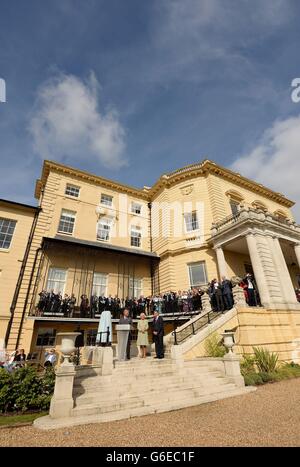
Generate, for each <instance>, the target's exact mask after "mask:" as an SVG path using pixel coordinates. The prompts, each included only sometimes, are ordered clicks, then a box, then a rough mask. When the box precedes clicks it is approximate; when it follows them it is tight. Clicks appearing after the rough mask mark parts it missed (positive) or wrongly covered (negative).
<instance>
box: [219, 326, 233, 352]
mask: <svg viewBox="0 0 300 467" xmlns="http://www.w3.org/2000/svg"><path fill="white" fill-rule="evenodd" d="M222 336H223V340H224V346H225V347H226V349H228V353H231V354H232V353H233V352H232V347H233V346H234V340H233V336H234V332H231V331H228V332H223V334H222Z"/></svg>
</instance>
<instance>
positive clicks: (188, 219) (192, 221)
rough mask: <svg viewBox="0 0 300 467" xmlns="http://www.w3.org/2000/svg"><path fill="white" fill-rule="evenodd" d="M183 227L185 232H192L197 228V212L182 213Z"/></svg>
mask: <svg viewBox="0 0 300 467" xmlns="http://www.w3.org/2000/svg"><path fill="white" fill-rule="evenodd" d="M184 220H185V228H186V231H187V232H193V231H194V230H198V229H199V223H198V217H197V212H196V211H193V212H188V213H186V214H184Z"/></svg>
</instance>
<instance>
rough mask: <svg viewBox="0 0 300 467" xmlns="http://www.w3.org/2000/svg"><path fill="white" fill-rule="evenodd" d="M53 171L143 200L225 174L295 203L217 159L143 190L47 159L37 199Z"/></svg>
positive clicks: (275, 198)
mask: <svg viewBox="0 0 300 467" xmlns="http://www.w3.org/2000/svg"><path fill="white" fill-rule="evenodd" d="M50 170H53V171H57V172H60V173H65V174H68V175H71V176H75V177H77V178H81V179H83V180H86V181H88V182H92V183H95V184H99V185H101V186H103V187H107V188H109V189H112V190H116V191H119V192H122V193H128V194H130V195H132V196H134V197H137V198H139V199H143V200H145V201H151V200H152V199H153V197H154V196H155V195H157V194H158V193H159V191H160V190H161V189H164V188H170V187H172V186H174V185H176V184H177V183H181V182H184V181H187V182H188V181H189V180H190V179H191V178H195V177H197V176H207V175H209V174H214V175H216V176H220V177H222V178H223V179H226V180H228V181H231V182H233V183H235V184H237V185H238V186H241V187H244V188H247V189H249V190H251V191H252V192H253V193H256V194H260V195H263V196H265V197H267V198H269V199H272V200H273V201H275V202H277V203H279V204H281V205H282V206H285V207H287V208H291V207H292V206H293V205H294V202H293V201H291V200H289V199H288V198H286V197H285V196H284V195H283V194H281V193H277V192H275V191H273V190H270V189H269V188H267V187H265V186H263V185H262V184H260V183H257V182H254V181H252V180H249V179H248V178H246V177H243V176H242V175H240V174H238V173H237V172H233V171H232V170H230V169H226V168H224V167H221V166H219V165H217V164H216V163H215V162H212V161H210V160H208V159H206V160H204V161H202V162H200V163H196V164H191V165H188V166H186V167H183V168H181V169H178V170H175V171H174V172H170V173H167V174H164V175H162V176H161V177H160V178H159V179H158V181H157V182H156V183H155V184H154V185H153V186H152V187H151V188H146V187H144V188H143V189H140V188H134V187H132V186H129V185H125V184H122V183H119V182H115V181H113V180H110V179H107V178H104V177H100V176H98V175H93V174H90V173H88V172H85V171H83V170H79V169H74V168H72V167H68V166H66V165H63V164H60V163H58V162H54V161H48V160H45V161H44V165H43V170H42V176H41V179H40V180H37V183H36V190H35V196H36V198H39V196H40V193H41V189H42V187H43V186H44V185H45V183H46V180H47V177H48V175H49V172H50Z"/></svg>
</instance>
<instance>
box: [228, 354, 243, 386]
mask: <svg viewBox="0 0 300 467" xmlns="http://www.w3.org/2000/svg"><path fill="white" fill-rule="evenodd" d="M223 363H224V370H225V375H226V376H227V377H228V378H229V379H230V380H231V381H232V382H233V383H234V384H235V385H236V386H238V387H244V386H245V381H244V378H243V376H242V375H241V368H240V358H239V356H238V355H235V354H234V353H227V354H226V355H225V356H224V357H223Z"/></svg>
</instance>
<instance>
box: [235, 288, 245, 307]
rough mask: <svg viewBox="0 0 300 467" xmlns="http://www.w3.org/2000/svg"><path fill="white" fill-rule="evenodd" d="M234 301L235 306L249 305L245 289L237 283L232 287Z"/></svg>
mask: <svg viewBox="0 0 300 467" xmlns="http://www.w3.org/2000/svg"><path fill="white" fill-rule="evenodd" d="M232 295H233V303H234V305H235V306H240V307H245V306H248V305H247V302H246V298H245V294H244V290H243V289H242V287H240V286H239V285H235V286H234V287H233V289H232Z"/></svg>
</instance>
